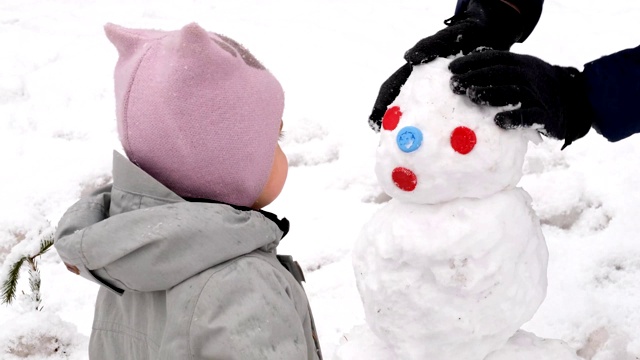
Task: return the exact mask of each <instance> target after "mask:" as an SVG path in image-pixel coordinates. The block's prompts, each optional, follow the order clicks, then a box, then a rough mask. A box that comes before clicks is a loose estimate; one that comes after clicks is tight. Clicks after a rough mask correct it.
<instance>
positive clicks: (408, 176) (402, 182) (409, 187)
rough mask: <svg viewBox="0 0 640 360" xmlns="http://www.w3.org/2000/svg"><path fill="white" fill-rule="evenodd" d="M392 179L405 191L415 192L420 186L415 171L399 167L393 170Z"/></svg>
mask: <svg viewBox="0 0 640 360" xmlns="http://www.w3.org/2000/svg"><path fill="white" fill-rule="evenodd" d="M391 179H392V180H393V183H394V184H396V186H397V187H398V188H399V189H400V190H404V191H413V190H414V189H415V188H416V186H417V185H418V178H417V176H416V174H414V173H413V171H411V170H409V169H407V168H403V167H397V168H395V169H393V172H392V173H391Z"/></svg>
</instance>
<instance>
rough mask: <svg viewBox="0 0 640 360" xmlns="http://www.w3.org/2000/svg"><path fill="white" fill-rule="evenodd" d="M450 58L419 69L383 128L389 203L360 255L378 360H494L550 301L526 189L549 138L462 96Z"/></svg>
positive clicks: (380, 164) (369, 229)
mask: <svg viewBox="0 0 640 360" xmlns="http://www.w3.org/2000/svg"><path fill="white" fill-rule="evenodd" d="M449 62H450V60H449V59H436V60H434V61H433V62H430V63H428V64H424V65H420V66H416V67H414V70H413V73H412V74H411V76H410V77H409V79H408V80H407V82H406V84H405V85H404V86H403V87H402V89H401V91H400V94H399V95H398V97H397V98H396V100H395V101H394V103H393V104H391V105H390V106H389V108H388V110H387V112H386V114H385V116H384V118H383V122H382V128H381V132H380V144H379V146H378V149H377V154H376V168H375V171H376V176H377V177H378V181H379V183H380V185H381V186H382V188H383V189H384V191H385V192H386V193H387V194H388V195H390V196H391V197H392V199H391V200H390V201H389V202H388V203H387V204H386V205H385V206H383V207H382V208H381V209H380V210H378V212H377V213H375V214H374V215H373V217H372V218H371V220H370V221H369V222H368V223H367V224H365V226H364V227H363V229H362V232H361V235H360V237H359V239H358V240H357V242H356V244H355V247H354V250H353V266H354V271H355V276H356V283H357V286H358V290H359V292H360V296H361V299H362V302H363V306H364V310H365V315H366V321H367V324H368V326H369V328H370V329H371V330H372V331H373V333H374V334H375V335H376V336H377V338H378V339H379V341H380V342H381V343H383V344H385V348H386V349H388V350H389V354H384V355H383V357H381V358H389V359H403V360H412V359H421V360H423V359H429V360H483V359H485V358H487V359H488V356H489V354H491V353H493V352H495V351H497V350H499V349H500V348H503V347H504V346H505V344H507V341H508V340H509V338H511V337H512V336H514V334H516V332H517V331H518V329H519V328H520V327H521V326H522V325H523V324H524V323H525V322H527V321H528V320H529V319H531V317H532V316H533V315H534V313H535V312H536V311H537V309H538V307H539V306H540V304H541V303H542V301H543V299H544V297H545V295H546V288H547V278H546V270H547V259H548V252H547V247H546V243H545V240H544V237H543V234H542V231H541V228H540V223H539V220H538V218H537V216H536V214H535V212H534V211H533V209H532V207H531V198H530V197H529V195H528V194H527V193H526V192H525V191H524V190H523V189H521V188H518V187H517V184H518V182H519V180H520V178H521V177H522V165H523V162H524V156H525V153H526V151H527V147H528V143H529V142H531V141H534V142H536V141H539V140H540V137H539V135H538V133H537V132H536V131H535V130H532V129H515V130H511V131H505V130H502V129H500V128H499V127H497V126H496V125H495V124H494V122H493V118H494V116H495V114H496V113H497V112H498V111H501V110H504V109H497V108H493V107H488V106H487V107H480V106H477V105H475V104H472V103H471V102H470V101H469V100H468V98H466V97H465V96H459V95H455V94H454V93H453V92H452V91H451V90H450V89H449V78H450V77H451V73H450V72H449V70H448V68H447V65H448V63H449Z"/></svg>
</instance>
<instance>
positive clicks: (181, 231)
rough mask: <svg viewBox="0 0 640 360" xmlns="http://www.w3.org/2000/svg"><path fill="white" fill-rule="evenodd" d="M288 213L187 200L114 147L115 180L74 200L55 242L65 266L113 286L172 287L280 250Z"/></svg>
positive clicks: (118, 289) (128, 288) (139, 288)
mask: <svg viewBox="0 0 640 360" xmlns="http://www.w3.org/2000/svg"><path fill="white" fill-rule="evenodd" d="M287 230H288V222H287V221H286V219H283V220H278V218H277V217H276V216H275V215H273V214H270V213H267V212H263V211H255V210H251V209H248V208H238V207H233V206H230V205H227V204H221V203H211V202H192V201H186V200H185V199H183V198H181V197H180V196H178V195H176V194H175V193H174V192H172V191H171V190H169V189H168V188H167V187H165V186H164V185H162V184H161V183H160V182H158V181H157V180H155V179H154V178H153V177H151V176H150V175H148V174H147V173H145V172H144V171H143V170H141V169H140V168H138V167H137V166H135V165H134V164H133V163H131V162H130V161H129V160H127V159H126V158H125V157H124V156H122V155H120V154H119V153H117V152H114V159H113V185H112V186H108V187H105V188H103V189H100V190H98V191H97V192H96V193H94V194H93V195H91V196H89V197H87V198H83V199H81V200H80V201H78V202H77V203H76V204H74V205H73V206H72V207H71V208H70V209H69V210H67V212H66V213H65V215H64V216H63V217H62V219H61V220H60V223H59V225H58V231H57V234H56V244H55V246H56V249H57V250H58V254H59V255H60V257H61V258H62V259H63V260H64V261H65V263H66V264H67V267H69V266H72V267H77V270H78V272H79V273H80V275H82V276H84V277H86V278H88V279H90V280H92V281H96V282H98V283H100V284H102V285H106V286H108V287H109V288H111V289H112V290H114V291H116V292H118V293H122V291H158V290H167V289H169V288H171V287H173V286H175V285H177V284H179V283H181V282H182V281H184V280H186V279H188V278H190V277H192V276H194V275H196V274H198V273H200V272H202V271H204V270H206V269H208V268H211V267H213V266H216V265H219V264H221V263H223V262H225V261H228V260H231V259H234V258H236V257H238V256H242V255H245V254H248V253H250V252H252V251H255V250H258V249H261V250H263V251H266V252H275V249H276V247H277V245H278V243H279V241H280V240H281V238H282V237H283V236H284V234H285V233H286V231H287Z"/></svg>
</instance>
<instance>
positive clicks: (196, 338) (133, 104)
mask: <svg viewBox="0 0 640 360" xmlns="http://www.w3.org/2000/svg"><path fill="white" fill-rule="evenodd" d="M105 30H106V34H107V37H108V38H109V39H110V40H111V42H112V43H113V44H114V45H115V46H116V48H117V49H118V53H119V55H120V58H119V61H118V63H117V65H116V68H115V97H116V113H117V120H118V134H119V137H120V141H121V143H122V146H123V148H124V150H125V152H126V155H127V158H128V159H127V158H125V157H124V156H123V155H121V154H119V153H117V152H114V159H113V184H111V185H108V186H106V187H105V188H102V189H99V190H97V191H96V192H94V193H93V194H92V195H91V196H88V197H86V198H83V199H81V200H80V201H78V202H77V203H76V204H74V205H73V206H72V207H71V208H70V209H69V210H67V212H66V213H65V214H64V216H63V217H62V219H61V220H60V223H59V225H58V231H57V234H56V242H55V247H56V249H57V251H58V254H59V255H60V257H61V258H62V260H63V261H64V263H65V265H66V266H67V268H68V269H69V270H70V271H72V272H74V273H76V274H79V275H81V276H82V277H84V278H87V279H89V280H91V281H94V282H96V283H98V284H100V285H101V288H100V290H99V292H98V298H97V301H96V309H95V316H94V322H93V330H92V333H91V339H90V345H89V356H90V358H91V359H92V360H96V359H97V360H99V359H105V360H114V359H238V360H251V359H261V360H264V359H274V360H276V359H277V360H284V359H291V360H300V359H320V358H321V354H320V349H319V346H318V345H317V338H316V336H315V330H314V326H313V319H312V316H311V312H310V309H309V305H308V301H307V298H306V296H305V293H304V290H303V288H302V286H301V285H300V283H299V281H298V280H300V279H298V280H296V278H294V276H293V275H292V273H290V272H289V271H288V270H287V269H286V268H285V267H284V266H283V264H282V263H281V262H280V261H279V258H280V259H286V258H287V257H279V256H277V255H276V247H277V246H278V243H279V242H280V240H281V239H282V238H283V237H284V236H285V235H286V234H287V232H288V230H289V222H288V221H287V220H286V219H282V220H280V219H278V217H277V216H275V215H274V214H271V213H268V212H265V211H262V210H260V209H261V208H262V207H264V206H266V205H268V204H269V203H270V202H271V201H273V200H274V199H275V198H277V197H278V195H279V194H280V191H281V190H282V188H283V186H284V183H285V180H286V177H287V169H288V164H287V158H286V156H285V155H284V153H283V152H282V150H281V149H280V146H279V145H278V137H279V134H280V132H281V129H282V113H283V108H284V93H283V91H282V88H281V86H280V84H279V82H278V81H277V80H276V79H275V78H274V77H273V75H272V74H271V73H269V71H267V70H266V69H265V68H264V66H262V64H261V63H260V62H259V61H258V60H256V58H255V57H253V55H251V53H249V52H248V51H247V50H246V49H245V48H244V47H242V46H241V45H240V44H238V43H237V42H236V41H234V40H232V39H230V38H228V37H225V36H222V35H219V34H215V33H211V32H207V31H205V30H204V29H202V28H201V27H200V26H198V25H197V24H189V25H187V26H185V27H183V28H182V29H181V30H177V31H159V30H137V29H127V28H123V27H120V26H117V25H113V24H107V25H106V26H105ZM289 258H290V257H289ZM286 265H287V266H289V267H290V268H292V269H293V270H298V271H297V272H296V271H292V272H293V273H297V274H300V275H301V272H299V268H297V267H296V266H295V265H297V264H296V263H293V262H291V261H290V262H288V263H287V264H286ZM291 265H294V266H291Z"/></svg>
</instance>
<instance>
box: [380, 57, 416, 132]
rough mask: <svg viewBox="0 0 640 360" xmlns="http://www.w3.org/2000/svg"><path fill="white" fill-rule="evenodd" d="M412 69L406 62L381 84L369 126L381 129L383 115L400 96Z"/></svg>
mask: <svg viewBox="0 0 640 360" xmlns="http://www.w3.org/2000/svg"><path fill="white" fill-rule="evenodd" d="M411 70H413V67H412V66H411V65H410V64H408V63H406V64H404V65H402V66H401V67H400V68H399V69H398V70H396V72H394V73H393V74H392V75H391V76H390V77H389V78H388V79H387V80H386V81H385V82H383V83H382V86H380V92H379V93H378V97H377V98H376V102H375V104H373V111H372V112H371V115H370V116H369V126H370V127H371V128H372V129H373V131H375V132H378V131H380V127H381V126H382V117H383V116H384V113H385V112H386V111H387V107H388V106H389V104H391V103H392V102H393V100H395V99H396V97H398V94H400V88H402V86H403V85H404V83H405V82H407V78H408V77H409V75H411Z"/></svg>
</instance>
